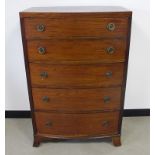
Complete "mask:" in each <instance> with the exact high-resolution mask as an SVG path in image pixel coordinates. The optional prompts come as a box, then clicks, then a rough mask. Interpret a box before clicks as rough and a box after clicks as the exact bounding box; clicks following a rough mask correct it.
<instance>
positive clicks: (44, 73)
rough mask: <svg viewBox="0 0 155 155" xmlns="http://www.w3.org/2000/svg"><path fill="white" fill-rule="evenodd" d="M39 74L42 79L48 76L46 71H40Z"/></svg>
mask: <svg viewBox="0 0 155 155" xmlns="http://www.w3.org/2000/svg"><path fill="white" fill-rule="evenodd" d="M40 76H41V78H42V79H44V78H47V77H48V73H47V72H41V73H40Z"/></svg>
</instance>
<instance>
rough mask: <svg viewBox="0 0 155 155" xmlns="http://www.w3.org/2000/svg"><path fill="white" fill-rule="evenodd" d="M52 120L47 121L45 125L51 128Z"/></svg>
mask: <svg viewBox="0 0 155 155" xmlns="http://www.w3.org/2000/svg"><path fill="white" fill-rule="evenodd" d="M52 125H53V124H52V122H51V121H47V122H46V123H45V126H46V127H47V128H50V127H52Z"/></svg>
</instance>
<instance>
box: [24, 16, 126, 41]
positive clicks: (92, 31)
mask: <svg viewBox="0 0 155 155" xmlns="http://www.w3.org/2000/svg"><path fill="white" fill-rule="evenodd" d="M24 24H25V25H24V26H25V37H26V39H40V38H44V39H49V38H65V37H126V34H127V30H128V18H104V17H103V18H94V17H92V18H84V17H83V18H82V17H80V18H79V17H74V16H72V17H71V18H60V19H54V18H48V19H47V18H46V19H45V18H25V19H24Z"/></svg>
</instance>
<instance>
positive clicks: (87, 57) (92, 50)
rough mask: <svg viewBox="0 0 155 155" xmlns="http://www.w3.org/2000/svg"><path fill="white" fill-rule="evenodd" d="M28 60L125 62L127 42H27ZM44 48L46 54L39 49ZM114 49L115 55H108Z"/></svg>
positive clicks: (118, 40)
mask: <svg viewBox="0 0 155 155" xmlns="http://www.w3.org/2000/svg"><path fill="white" fill-rule="evenodd" d="M27 47H28V58H29V61H30V62H34V61H42V62H47V61H52V62H53V61H95V60H96V61H105V62H112V61H113V62H123V61H125V50H126V40H124V39H108V40H107V39H101V40H94V39H92V40H61V41H60V40H32V41H28V42H27ZM40 47H43V48H44V49H45V53H44V54H40V53H39V51H38V49H39V48H40ZM109 47H112V48H113V49H114V53H112V54H110V53H108V51H107V49H108V48H109Z"/></svg>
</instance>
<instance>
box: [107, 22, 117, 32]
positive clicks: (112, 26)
mask: <svg viewBox="0 0 155 155" xmlns="http://www.w3.org/2000/svg"><path fill="white" fill-rule="evenodd" d="M115 28H116V26H115V24H114V23H108V25H107V29H108V30H109V31H114V30H115Z"/></svg>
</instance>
